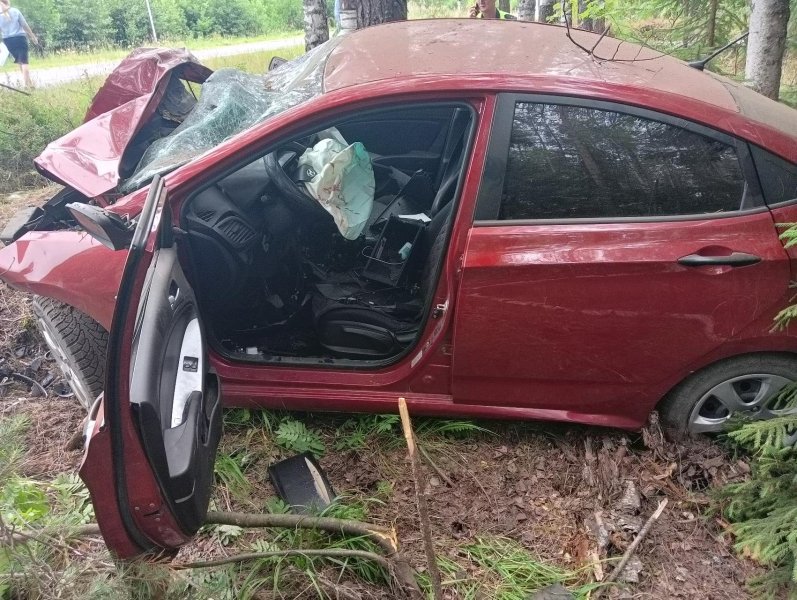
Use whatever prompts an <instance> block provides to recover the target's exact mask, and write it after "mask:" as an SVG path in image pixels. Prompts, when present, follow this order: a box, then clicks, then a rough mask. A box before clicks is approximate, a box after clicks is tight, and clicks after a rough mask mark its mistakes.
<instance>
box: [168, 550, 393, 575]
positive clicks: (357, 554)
mask: <svg viewBox="0 0 797 600" xmlns="http://www.w3.org/2000/svg"><path fill="white" fill-rule="evenodd" d="M277 556H280V557H281V556H322V557H324V558H364V559H365V560H372V561H374V562H375V563H378V564H379V565H381V566H383V567H385V569H387V570H388V571H389V570H390V562H389V561H388V560H387V559H386V558H385V557H384V556H380V555H379V554H376V553H374V552H366V551H365V550H347V549H345V548H329V549H323V548H308V549H301V548H291V549H289V550H272V551H270V552H250V553H247V554H234V555H233V556H225V557H224V558H216V559H213V560H200V561H196V562H190V563H173V564H171V565H169V566H170V567H171V568H172V569H177V570H183V569H207V568H210V567H218V566H221V565H228V564H231V563H238V562H245V561H247V560H259V559H261V558H274V557H277Z"/></svg>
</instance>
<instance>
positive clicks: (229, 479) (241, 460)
mask: <svg viewBox="0 0 797 600" xmlns="http://www.w3.org/2000/svg"><path fill="white" fill-rule="evenodd" d="M251 462H252V460H251V456H250V455H249V454H248V453H246V452H235V453H232V454H227V453H224V452H219V453H218V454H217V456H216V464H215V467H214V470H215V472H216V477H217V479H218V480H219V481H220V482H221V483H222V485H224V487H226V488H227V491H228V492H229V493H230V495H231V496H233V497H234V498H236V499H238V500H246V499H247V498H248V497H249V492H250V491H251V489H252V484H251V483H249V480H248V479H247V478H246V475H244V470H245V469H246V467H247V466H248V465H249V464H251Z"/></svg>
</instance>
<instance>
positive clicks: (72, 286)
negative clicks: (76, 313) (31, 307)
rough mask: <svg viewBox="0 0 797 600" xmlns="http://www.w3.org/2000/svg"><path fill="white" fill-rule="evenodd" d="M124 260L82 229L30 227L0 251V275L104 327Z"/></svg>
mask: <svg viewBox="0 0 797 600" xmlns="http://www.w3.org/2000/svg"><path fill="white" fill-rule="evenodd" d="M126 258H127V253H126V252H113V251H112V250H109V249H108V248H106V247H105V246H103V245H102V244H100V243H99V242H97V241H96V240H94V239H93V238H92V237H91V236H90V235H88V234H87V233H83V232H80V231H44V232H39V231H36V232H31V233H28V234H27V235H25V236H23V237H22V239H20V240H18V241H17V242H16V243H14V244H11V245H10V246H7V247H5V248H2V249H0V277H1V278H2V279H3V280H4V281H5V282H6V283H8V284H9V285H12V286H14V287H16V288H19V289H21V290H24V291H26V292H30V293H33V294H38V295H40V296H49V297H51V298H55V299H57V300H60V301H61V302H64V303H66V304H69V305H71V306H74V307H75V308H77V309H78V310H80V311H81V312H84V313H86V314H87V315H89V316H90V317H91V318H92V319H94V320H95V321H97V322H98V323H100V324H101V325H102V326H103V327H105V328H106V329H110V327H111V317H112V316H113V311H114V305H115V304H116V292H117V291H118V290H119V281H120V279H121V277H122V269H123V267H124V263H125V259H126Z"/></svg>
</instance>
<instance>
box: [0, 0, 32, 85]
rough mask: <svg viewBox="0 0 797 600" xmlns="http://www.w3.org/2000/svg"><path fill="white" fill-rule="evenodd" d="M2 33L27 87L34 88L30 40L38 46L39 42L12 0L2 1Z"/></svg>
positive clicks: (0, 5)
mask: <svg viewBox="0 0 797 600" xmlns="http://www.w3.org/2000/svg"><path fill="white" fill-rule="evenodd" d="M0 32H2V34H3V43H4V44H5V45H6V48H8V53H9V54H10V55H11V56H13V57H14V62H15V63H17V64H18V65H19V70H20V71H22V78H23V79H24V80H25V85H26V86H27V87H33V82H32V81H31V80H30V72H29V71H28V38H30V41H31V42H33V43H34V44H36V45H38V44H39V40H38V39H36V35H35V34H34V33H33V31H31V29H30V27H29V26H28V22H27V21H26V20H25V17H23V16H22V13H21V12H19V9H16V8H12V7H11V2H10V0H0Z"/></svg>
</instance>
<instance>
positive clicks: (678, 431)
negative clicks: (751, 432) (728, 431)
mask: <svg viewBox="0 0 797 600" xmlns="http://www.w3.org/2000/svg"><path fill="white" fill-rule="evenodd" d="M784 380H788V381H789V382H794V381H797V357H795V356H793V355H789V354H767V353H761V354H748V355H745V356H737V357H734V358H729V359H727V360H723V361H721V362H718V363H715V364H713V365H710V366H708V367H706V368H705V369H702V370H701V371H698V372H697V373H694V374H693V375H690V376H689V377H688V378H687V379H685V380H684V381H683V382H682V383H680V384H679V385H678V386H677V387H675V389H673V390H672V391H671V392H670V393H669V394H668V395H667V396H666V397H665V398H664V399H663V400H662V401H661V403H660V404H659V407H658V410H659V419H660V423H661V425H662V427H663V428H664V431H665V432H666V433H667V434H668V436H669V437H671V438H673V439H681V438H684V437H688V436H695V435H699V434H701V433H714V432H719V431H722V430H723V429H724V426H725V425H724V422H725V421H727V420H728V419H729V418H730V416H731V414H733V413H734V412H735V413H743V414H745V415H746V416H748V417H752V418H771V417H772V416H774V414H773V412H772V411H773V410H776V409H777V407H776V406H774V407H773V404H772V403H773V400H774V399H775V398H776V397H777V395H778V394H777V392H778V390H780V389H782V385H783V381H784ZM757 382H758V385H759V388H758V389H756V383H757ZM745 386H746V388H747V389H745ZM779 386H780V387H779ZM723 392H730V394H725V393H723ZM733 394H735V395H736V399H738V400H747V402H742V403H736V404H735V406H736V408H737V410H736V411H732V410H729V409H728V406H729V405H730V406H734V401H733V398H732V397H731V400H732V401H731V402H724V401H721V400H720V398H722V397H728V396H733ZM759 397H760V398H761V401H758V400H757V399H758V398H759ZM726 412H727V413H728V414H727V415H726V414H725V413H726Z"/></svg>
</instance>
